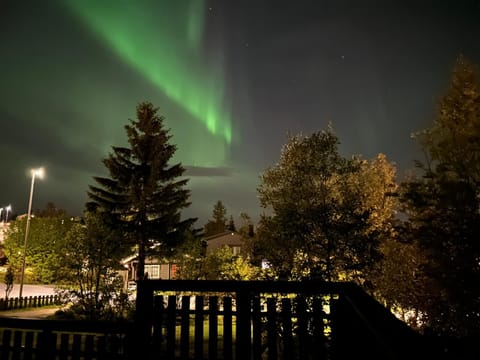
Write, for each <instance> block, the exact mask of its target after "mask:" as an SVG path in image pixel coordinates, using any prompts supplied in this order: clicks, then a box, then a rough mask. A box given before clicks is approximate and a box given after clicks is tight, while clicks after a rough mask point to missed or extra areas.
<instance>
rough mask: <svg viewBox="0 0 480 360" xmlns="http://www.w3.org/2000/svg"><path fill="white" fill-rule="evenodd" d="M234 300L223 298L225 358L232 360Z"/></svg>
mask: <svg viewBox="0 0 480 360" xmlns="http://www.w3.org/2000/svg"><path fill="white" fill-rule="evenodd" d="M232 354H233V349H232V298H231V297H230V296H225V297H224V298H223V358H224V359H225V360H232Z"/></svg>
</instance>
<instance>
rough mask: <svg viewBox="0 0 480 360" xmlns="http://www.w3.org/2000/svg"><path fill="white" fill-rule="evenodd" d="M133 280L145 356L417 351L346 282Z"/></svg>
mask: <svg viewBox="0 0 480 360" xmlns="http://www.w3.org/2000/svg"><path fill="white" fill-rule="evenodd" d="M137 285H138V295H137V319H136V326H137V331H136V335H137V337H138V340H137V343H138V344H141V345H140V346H139V349H140V350H141V351H143V352H144V353H143V354H141V356H144V357H147V356H154V357H155V358H162V359H163V358H165V359H174V358H179V359H207V358H208V359H237V360H243V359H248V360H249V359H269V360H270V359H302V360H303V359H348V358H353V357H354V358H368V359H369V360H372V359H403V358H406V356H408V358H410V359H413V358H417V355H419V354H423V353H422V352H421V350H417V349H418V347H419V346H421V343H420V336H419V335H418V334H416V333H415V332H413V331H412V330H411V329H410V328H408V326H406V325H405V324H403V323H402V322H401V321H399V320H398V319H396V318H395V317H394V316H393V315H392V314H391V313H389V312H388V311H387V310H386V309H385V308H384V307H383V306H381V305H380V304H379V303H378V302H376V301H375V300H373V299H372V298H371V297H369V296H368V295H366V294H365V293H364V292H363V291H362V290H361V289H360V288H358V287H357V286H355V285H354V284H350V283H322V282H318V281H306V282H286V281H277V282H265V281H182V280H173V281H171V280H170V281H165V280H146V281H141V282H139V283H138V284H137ZM414 349H415V350H414ZM419 358H420V357H419Z"/></svg>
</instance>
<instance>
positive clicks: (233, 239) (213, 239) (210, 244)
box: [204, 231, 245, 255]
mask: <svg viewBox="0 0 480 360" xmlns="http://www.w3.org/2000/svg"><path fill="white" fill-rule="evenodd" d="M204 240H205V242H206V244H207V254H209V253H211V252H213V251H215V250H217V249H220V248H221V247H224V246H228V247H229V248H231V249H232V252H233V255H240V253H241V252H242V249H243V248H244V246H245V243H244V241H245V240H244V238H243V236H241V235H240V234H238V233H236V232H232V231H225V232H222V233H220V234H215V235H212V236H209V237H206V238H205V239H204Z"/></svg>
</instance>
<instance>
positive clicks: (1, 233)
mask: <svg viewBox="0 0 480 360" xmlns="http://www.w3.org/2000/svg"><path fill="white" fill-rule="evenodd" d="M9 226H10V223H8V222H4V221H3V222H1V223H0V244H3V241H4V240H5V234H6V232H7V230H8V227H9Z"/></svg>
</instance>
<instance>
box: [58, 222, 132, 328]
mask: <svg viewBox="0 0 480 360" xmlns="http://www.w3.org/2000/svg"><path fill="white" fill-rule="evenodd" d="M102 215H103V214H101V213H86V214H85V223H84V224H81V223H76V224H74V225H73V227H72V228H71V230H70V231H69V233H68V234H67V236H66V241H65V243H64V254H65V256H64V258H63V259H62V262H61V264H62V267H61V271H62V277H63V278H64V279H65V280H66V281H67V282H68V284H70V286H69V287H68V291H67V292H68V294H69V297H68V298H69V299H72V298H73V301H74V303H75V308H76V312H77V315H81V316H82V317H85V318H88V319H111V318H113V317H116V316H119V315H122V314H121V312H122V310H124V305H125V304H126V300H127V296H126V294H125V293H124V292H123V291H122V289H123V279H122V278H121V277H120V276H119V274H118V270H119V266H120V265H119V262H120V258H121V257H122V256H123V255H124V254H125V248H124V247H123V246H122V245H121V239H122V235H121V234H120V233H119V232H118V231H116V232H115V231H112V230H111V229H110V228H109V227H107V226H105V222H104V219H102ZM119 313H120V314H119Z"/></svg>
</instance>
